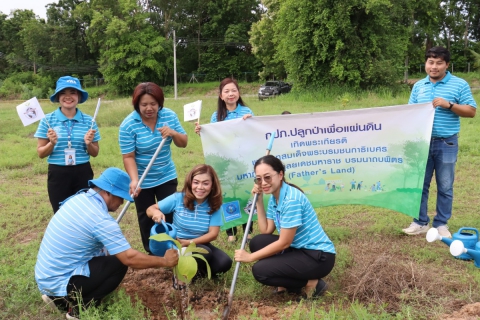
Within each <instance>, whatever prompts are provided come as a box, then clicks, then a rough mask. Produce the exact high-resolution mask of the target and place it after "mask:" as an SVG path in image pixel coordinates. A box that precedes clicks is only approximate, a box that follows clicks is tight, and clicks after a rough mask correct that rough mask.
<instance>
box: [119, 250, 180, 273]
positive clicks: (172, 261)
mask: <svg viewBox="0 0 480 320" xmlns="http://www.w3.org/2000/svg"><path fill="white" fill-rule="evenodd" d="M115 256H116V257H117V258H118V260H120V262H122V263H123V264H124V265H126V266H127V267H131V268H133V269H147V268H155V267H174V266H176V265H177V263H178V251H177V250H175V249H169V250H167V252H166V253H165V256H164V257H156V256H149V255H146V254H145V253H141V252H140V251H137V250H134V249H132V248H130V249H128V250H125V251H123V252H120V253H118V254H116V255H115Z"/></svg>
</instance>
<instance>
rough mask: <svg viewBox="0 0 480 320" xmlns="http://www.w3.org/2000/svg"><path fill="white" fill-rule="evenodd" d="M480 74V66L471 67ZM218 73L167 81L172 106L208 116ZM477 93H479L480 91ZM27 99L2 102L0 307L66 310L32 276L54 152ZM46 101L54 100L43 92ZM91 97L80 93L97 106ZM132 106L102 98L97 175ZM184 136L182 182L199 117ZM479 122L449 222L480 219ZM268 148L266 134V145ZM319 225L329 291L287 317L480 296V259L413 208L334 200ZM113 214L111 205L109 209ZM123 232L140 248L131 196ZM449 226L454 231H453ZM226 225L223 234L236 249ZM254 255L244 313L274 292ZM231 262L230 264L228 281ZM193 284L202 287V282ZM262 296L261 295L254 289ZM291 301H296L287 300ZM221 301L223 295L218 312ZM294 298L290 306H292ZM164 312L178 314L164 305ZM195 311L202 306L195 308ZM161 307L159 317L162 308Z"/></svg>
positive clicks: (351, 99) (287, 103)
mask: <svg viewBox="0 0 480 320" xmlns="http://www.w3.org/2000/svg"><path fill="white" fill-rule="evenodd" d="M474 79H476V80H475V81H478V77H477V78H474ZM215 88H216V84H212V85H211V86H210V87H208V85H206V87H205V88H204V89H202V90H203V91H201V92H203V93H200V91H197V90H192V91H190V92H189V91H188V90H184V91H182V94H181V95H180V98H179V99H177V100H174V99H172V97H173V93H171V91H168V95H167V100H166V101H165V107H168V108H171V109H173V110H174V111H175V112H176V113H177V114H178V115H179V117H180V118H182V117H183V109H182V107H183V105H184V104H186V103H188V102H193V101H195V100H199V99H200V100H203V109H202V117H201V122H202V123H208V122H209V119H210V116H211V114H212V112H213V111H215V108H216V96H215ZM246 91H248V92H247V93H249V94H246V95H245V99H244V100H245V102H246V103H247V104H248V106H249V107H250V108H251V109H252V110H254V112H255V115H257V116H259V115H272V114H280V113H281V112H282V111H284V110H288V111H290V112H292V113H306V112H323V111H332V110H346V109H357V108H371V107H380V106H389V105H399V104H404V103H406V102H407V101H408V96H409V90H408V88H406V89H404V90H400V91H396V93H395V94H393V93H392V91H391V90H388V89H384V90H377V91H376V92H355V91H348V90H342V89H338V88H337V89H335V88H325V89H321V90H318V91H316V92H300V90H299V91H297V92H292V93H291V94H288V95H284V96H281V97H279V98H276V99H272V100H267V101H258V99H257V98H256V96H255V88H250V89H249V90H246ZM475 98H476V101H477V103H479V102H480V93H479V92H478V90H476V93H475ZM19 103H20V102H8V101H7V102H5V101H2V102H0V141H1V143H0V155H1V156H0V182H1V183H0V190H1V192H0V226H1V228H0V319H47V320H50V319H60V318H61V317H62V316H63V315H60V314H58V313H52V312H50V311H49V310H47V309H46V308H45V306H44V304H43V302H42V300H41V298H40V294H39V292H38V289H37V286H36V283H35V281H34V265H35V261H36V255H37V252H38V248H39V244H40V241H41V238H42V235H43V232H44V230H45V228H46V226H47V224H48V222H49V220H50V218H51V217H52V212H51V207H50V203H49V201H48V195H47V190H46V181H47V178H46V173H47V163H46V161H45V160H44V159H43V160H42V159H39V158H38V157H37V154H36V144H37V141H36V139H35V138H33V134H34V132H35V130H36V127H37V124H33V125H31V126H27V127H23V126H22V124H21V122H20V119H19V118H18V115H17V114H16V110H15V106H16V105H17V104H19ZM41 104H42V107H43V110H44V112H45V113H47V112H51V111H53V110H54V109H55V108H56V105H54V104H52V103H50V102H49V101H41ZM95 106H96V100H95V99H91V100H89V101H87V102H86V103H85V104H84V105H81V109H82V111H84V112H86V113H88V114H93V112H94V109H95ZM132 110H133V108H132V106H131V103H130V100H129V99H116V100H106V99H105V100H103V101H102V106H101V109H100V113H99V115H98V119H97V120H98V121H97V122H98V124H99V127H100V132H101V135H102V140H101V141H100V154H99V156H98V157H97V158H94V159H92V161H91V162H92V166H93V168H94V171H95V175H96V176H98V175H99V174H100V173H101V172H102V170H104V169H105V168H107V167H111V166H116V167H119V168H123V163H122V157H121V154H120V149H119V146H118V142H117V140H118V126H119V124H120V123H121V121H122V120H123V119H124V118H125V116H126V115H127V114H128V113H130V112H131V111H132ZM182 125H183V126H184V128H185V130H186V131H187V134H188V136H189V142H188V146H187V148H185V149H178V148H175V147H172V153H173V159H174V162H175V164H176V166H177V172H178V175H179V182H180V185H179V187H182V184H183V179H184V176H185V173H186V172H188V171H189V170H190V169H191V168H192V167H193V165H194V164H198V163H202V162H203V160H204V159H203V152H202V146H201V141H200V138H199V137H198V136H197V135H195V134H194V126H193V124H192V123H182ZM479 130H480V124H479V123H478V121H477V118H473V119H462V129H461V134H460V152H459V159H458V163H457V171H456V172H457V173H456V182H455V200H454V208H453V217H452V219H451V220H450V223H449V225H450V229H451V230H452V231H453V232H456V231H457V230H458V229H459V228H460V227H463V226H469V227H476V228H480V222H479V219H478V216H479V214H480V209H479V207H480V206H479V205H480V200H479V191H480V190H479V187H478V182H477V181H478V180H479V179H480V175H479V169H478V168H479V166H480V157H479V156H480V147H479V146H480V143H479V140H480V136H479V135H478V132H479ZM262 148H263V146H262ZM435 194H436V187H435V184H434V183H432V188H431V195H432V196H431V197H430V203H429V208H430V214H433V213H434V212H433V211H434V208H435V199H436V197H435ZM316 211H317V213H318V217H319V219H320V221H321V223H322V226H323V227H324V229H325V230H326V232H327V233H328V235H329V236H330V238H331V239H332V240H333V242H334V243H335V246H336V249H337V253H338V254H337V262H336V266H335V268H334V270H333V272H332V273H331V274H330V275H329V276H328V277H327V279H326V280H327V281H328V283H329V284H330V290H329V293H328V294H327V295H326V296H325V297H323V298H322V299H321V300H320V301H316V302H302V303H301V304H300V305H296V304H297V303H296V302H292V301H280V302H278V301H277V302H275V303H273V307H274V308H277V310H290V311H289V312H284V313H282V312H280V313H279V314H280V315H281V316H279V317H278V318H284V319H287V318H288V319H320V318H322V319H394V318H395V319H436V318H441V317H442V314H445V313H452V312H453V311H457V310H459V309H460V307H461V306H463V305H465V304H469V303H473V302H477V301H480V270H478V269H477V268H475V267H474V265H473V263H472V262H465V261H460V260H456V259H454V258H453V257H452V256H451V255H450V253H449V252H448V248H447V247H446V246H445V244H443V243H439V242H435V243H427V242H426V241H425V238H424V236H419V237H408V236H405V235H403V234H402V232H401V229H402V228H404V227H406V226H408V224H409V223H410V221H411V219H410V218H409V217H407V216H405V215H402V214H400V213H396V212H392V211H388V210H385V209H381V208H373V207H366V206H352V205H351V206H335V207H324V208H318V209H316ZM114 215H115V214H114ZM121 228H122V230H123V231H124V233H125V235H126V237H127V239H128V240H129V242H130V243H131V244H132V246H133V247H134V248H136V249H140V248H141V244H140V236H139V233H138V230H137V229H138V227H137V222H136V214H135V210H134V206H131V207H130V208H129V210H128V212H127V214H126V216H125V218H124V219H123V220H122V222H121ZM453 232H452V233H453ZM225 238H226V235H225V234H224V233H222V235H221V237H220V239H219V240H218V245H219V246H220V247H222V246H225V247H226V248H227V251H228V252H229V253H230V254H232V253H233V250H234V249H235V248H234V247H232V246H228V245H227V244H226V239H225ZM249 270H250V266H249V265H244V266H242V268H241V272H240V278H239V281H238V283H237V289H236V291H235V300H238V301H246V302H249V303H250V305H251V306H252V307H251V310H253V311H251V313H250V314H249V315H246V314H244V315H242V316H239V317H238V319H262V318H264V317H263V316H262V313H261V312H259V310H260V308H261V306H259V305H258V303H257V304H255V303H256V299H260V300H262V301H268V300H270V298H269V293H268V291H267V290H266V289H265V288H264V287H262V286H261V285H259V284H258V283H256V282H255V281H254V280H253V277H252V275H251V273H250V272H249ZM232 274H233V270H232V271H231V272H230V273H229V274H227V275H225V277H224V279H226V281H225V283H221V284H217V285H219V286H224V287H225V288H224V289H227V290H228V289H229V285H230V279H231V277H232ZM197 290H198V288H197ZM254 300H255V301H254ZM292 304H295V308H293V309H292ZM222 310H223V307H222V306H218V312H217V314H218V317H220V315H221V312H222ZM292 310H293V311H292ZM163 316H164V318H165V319H166V318H169V319H175V317H176V316H175V313H174V312H172V311H171V310H166V311H165V315H163ZM144 317H146V313H145V310H144V308H143V307H142V305H140V304H134V303H132V302H131V301H130V298H129V297H128V296H127V295H125V293H124V292H122V291H120V292H116V293H115V294H114V296H113V299H111V301H110V305H109V307H108V309H106V310H101V311H99V310H92V311H89V312H88V313H87V314H85V315H84V316H83V317H82V319H143V318H144ZM189 317H190V318H191V319H196V318H198V316H197V315H196V314H195V312H193V311H191V312H190V313H189ZM164 318H162V319H164Z"/></svg>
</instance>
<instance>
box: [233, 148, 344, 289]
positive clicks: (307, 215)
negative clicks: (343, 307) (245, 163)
mask: <svg viewBox="0 0 480 320" xmlns="http://www.w3.org/2000/svg"><path fill="white" fill-rule="evenodd" d="M254 170H255V175H256V178H255V182H256V184H255V185H254V187H253V193H257V194H258V198H257V203H256V206H257V216H258V220H257V221H258V227H259V229H260V232H261V234H260V235H257V236H255V237H254V238H253V239H252V240H251V241H250V251H251V253H248V252H246V251H245V250H236V251H235V260H236V261H237V262H253V261H258V262H257V263H255V265H253V268H252V272H253V276H254V277H255V279H256V280H257V281H259V282H260V283H263V284H265V285H268V286H274V287H276V289H275V292H276V293H280V292H284V291H288V292H291V293H301V291H302V288H303V287H305V293H306V295H307V296H311V297H319V296H321V295H322V294H323V293H324V292H325V291H326V290H327V283H326V282H325V281H323V280H322V278H323V277H325V276H326V275H328V274H329V273H330V271H331V270H332V269H333V266H334V264H335V248H334V246H333V243H332V241H330V239H329V238H328V236H327V235H326V233H325V232H324V231H323V229H322V226H321V225H320V222H319V221H318V218H317V215H316V213H315V210H314V209H313V207H312V205H311V203H310V202H309V200H308V199H307V197H306V196H305V195H304V194H303V192H302V190H300V188H298V187H296V186H294V185H292V184H290V183H287V182H286V181H285V166H284V165H283V163H282V162H281V161H280V160H279V159H277V158H276V157H274V156H272V155H268V156H264V157H262V158H260V159H258V160H257V161H256V162H255V165H254ZM264 193H266V194H271V195H272V196H271V197H270V200H269V202H268V208H267V212H265V208H264V205H263V194H264ZM275 229H276V230H277V231H278V234H279V235H274V234H273V232H274V231H275Z"/></svg>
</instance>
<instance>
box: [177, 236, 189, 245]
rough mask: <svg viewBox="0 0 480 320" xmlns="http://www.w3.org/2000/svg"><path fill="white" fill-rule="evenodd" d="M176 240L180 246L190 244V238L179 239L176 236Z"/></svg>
mask: <svg viewBox="0 0 480 320" xmlns="http://www.w3.org/2000/svg"><path fill="white" fill-rule="evenodd" d="M177 240H178V242H180V244H181V245H182V247H188V246H189V245H190V240H186V239H179V238H177Z"/></svg>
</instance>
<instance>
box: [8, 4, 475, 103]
mask: <svg viewBox="0 0 480 320" xmlns="http://www.w3.org/2000/svg"><path fill="white" fill-rule="evenodd" d="M174 34H175V51H176V58H177V59H176V65H177V73H178V74H182V73H183V74H188V73H193V74H195V73H197V74H203V75H205V76H204V80H206V81H209V80H210V81H217V80H218V79H221V78H223V77H227V76H231V75H241V74H247V73H249V74H253V75H254V76H253V77H254V78H255V79H258V78H260V79H271V78H273V77H274V78H281V79H285V78H287V77H288V80H289V81H293V82H295V83H296V84H298V85H301V86H311V87H315V86H320V85H326V84H346V85H352V86H357V87H365V88H368V87H372V86H378V85H385V84H386V83H394V82H396V81H398V79H400V78H401V76H402V74H404V73H405V72H408V71H410V72H414V71H418V70H419V64H421V63H423V60H424V59H423V56H424V52H425V50H426V49H428V48H430V47H432V46H434V45H443V46H445V47H447V48H448V49H449V50H450V51H451V53H452V62H453V63H454V65H455V69H456V70H457V71H467V68H468V67H469V68H471V70H473V69H474V68H476V67H479V65H478V64H475V65H474V64H473V63H474V62H475V61H478V59H479V55H478V53H479V52H480V45H479V42H478V40H479V38H480V0H463V1H453V0H447V1H443V0H425V1H421V2H419V1H414V0H263V1H260V0H182V1H178V0H85V1H80V0H59V1H58V2H57V3H51V4H48V5H47V19H46V20H44V19H40V18H39V17H37V16H35V14H34V13H33V12H32V11H31V10H15V11H13V12H12V13H11V14H8V15H7V14H5V13H0V81H2V82H1V86H0V96H6V95H7V94H8V93H10V94H11V93H12V90H14V91H15V90H17V91H18V90H23V91H25V90H30V91H32V90H33V91H35V90H37V91H39V92H43V91H45V90H48V89H51V87H52V86H53V85H54V82H55V79H56V78H57V77H58V76H61V75H66V74H73V75H77V76H79V77H87V76H89V77H101V78H104V79H105V80H106V81H107V83H108V84H109V85H110V86H112V87H113V88H115V90H116V91H117V92H118V93H121V94H128V93H130V92H131V90H132V88H134V87H135V85H136V84H138V83H139V82H142V81H153V82H156V83H158V84H160V85H170V84H172V83H173V73H174V72H173V65H174V61H173V56H174V54H173V51H174V39H173V37H174ZM470 62H471V63H472V64H471V65H469V64H468V63H470ZM252 72H253V73H252ZM27 84H31V85H30V86H28V85H27ZM33 93H35V92H28V94H33Z"/></svg>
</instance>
